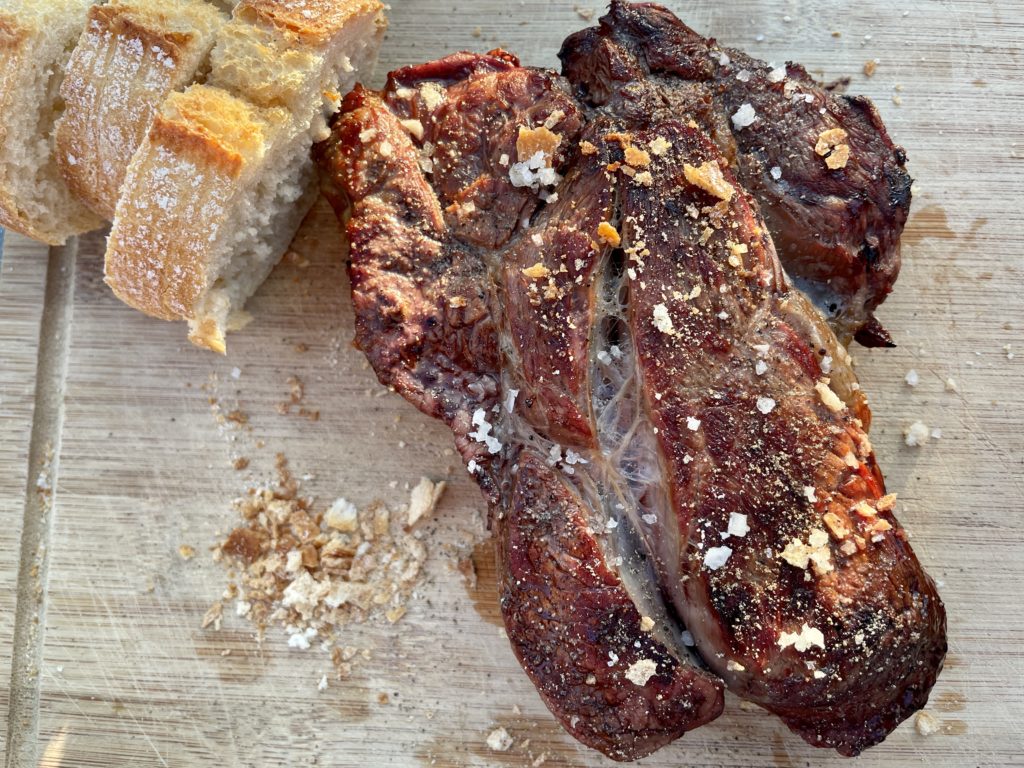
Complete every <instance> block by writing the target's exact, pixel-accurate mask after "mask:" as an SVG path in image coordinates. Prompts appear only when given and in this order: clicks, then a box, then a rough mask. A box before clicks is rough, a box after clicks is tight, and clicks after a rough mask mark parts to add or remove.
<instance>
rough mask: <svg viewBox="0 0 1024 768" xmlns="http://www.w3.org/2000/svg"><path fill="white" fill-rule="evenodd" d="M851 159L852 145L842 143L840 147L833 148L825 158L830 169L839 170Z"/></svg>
mask: <svg viewBox="0 0 1024 768" xmlns="http://www.w3.org/2000/svg"><path fill="white" fill-rule="evenodd" d="M849 161H850V147H849V145H847V144H840V145H839V146H838V147H836V148H835V149H833V150H832V152H831V153H830V154H829V156H828V157H826V158H825V165H826V166H827V167H828V169H829V170H832V171H837V170H839V169H840V168H845V167H846V164H847V163H848V162H849Z"/></svg>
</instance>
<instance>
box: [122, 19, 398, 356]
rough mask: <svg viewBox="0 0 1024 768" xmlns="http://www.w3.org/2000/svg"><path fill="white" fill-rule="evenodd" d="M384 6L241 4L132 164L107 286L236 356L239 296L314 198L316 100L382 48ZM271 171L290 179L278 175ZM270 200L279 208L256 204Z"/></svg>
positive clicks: (264, 268)
mask: <svg viewBox="0 0 1024 768" xmlns="http://www.w3.org/2000/svg"><path fill="white" fill-rule="evenodd" d="M383 8H384V6H383V5H382V4H381V3H380V2H378V1H377V0H289V1H288V2H281V1H280V0H278V1H277V2H269V0H243V2H242V3H240V4H239V5H238V6H237V7H236V8H235V12H234V16H233V18H232V20H231V21H230V22H228V24H227V25H225V27H224V28H223V29H222V30H221V33H220V36H219V40H218V43H217V46H216V48H215V50H214V52H213V53H212V55H211V65H212V71H211V73H210V76H209V77H208V79H207V84H206V85H193V86H192V87H190V88H189V89H187V90H186V91H185V92H184V93H181V94H178V93H172V94H171V95H170V96H168V98H167V100H166V101H165V103H164V104H163V106H162V107H161V108H160V110H159V112H158V114H157V116H156V118H155V119H154V120H153V122H152V126H151V128H150V130H149V133H148V135H147V137H146V139H145V141H144V142H143V143H142V145H141V146H140V148H139V150H138V152H136V154H135V156H134V158H133V159H132V162H131V165H130V166H129V169H128V173H127V175H126V177H125V181H124V184H123V186H122V194H121V198H120V200H119V201H118V204H117V209H116V215H115V218H114V226H113V229H112V230H111V235H110V238H109V241H108V246H107V256H106V281H107V283H108V284H109V285H110V286H111V288H112V289H113V290H114V293H115V294H116V295H117V296H118V297H119V298H120V299H121V300H122V301H124V302H125V303H127V304H129V305H130V306H132V307H135V308H136V309H139V310H141V311H142V312H144V313H146V314H149V315H152V316H154V317H159V318H162V319H166V320H186V321H188V323H189V330H190V333H189V339H190V340H191V341H192V342H193V343H195V344H197V345H199V346H204V347H207V348H209V349H212V350H214V351H217V352H222V353H223V352H224V349H225V343H224V334H225V333H226V331H227V330H232V329H233V328H234V326H233V323H235V322H237V320H238V319H239V317H240V314H241V309H242V307H241V304H242V303H244V300H245V299H246V298H248V295H249V294H250V293H251V290H252V289H253V287H254V286H255V285H258V282H259V280H262V279H263V278H264V277H265V276H266V273H267V272H269V269H270V268H271V265H272V263H274V262H276V260H277V259H279V258H280V256H281V254H282V253H283V251H284V247H285V246H286V245H287V239H288V238H289V237H290V235H291V234H293V233H294V229H295V228H297V227H298V223H299V221H300V218H301V214H302V213H304V211H305V210H306V209H308V207H309V206H310V205H311V204H312V202H313V200H314V199H315V195H316V188H315V185H313V184H311V183H310V182H311V180H312V179H313V178H315V176H314V175H313V171H312V165H311V161H309V166H308V167H306V168H301V167H300V166H299V165H295V164H294V163H292V159H294V158H297V157H300V155H299V154H298V153H308V151H309V149H310V147H309V145H308V144H307V145H305V146H303V138H304V137H308V136H310V135H311V134H313V133H315V131H314V130H313V127H314V125H315V124H316V120H320V121H321V122H322V120H323V117H322V115H321V114H320V113H321V102H319V101H316V103H314V101H315V100H316V99H317V97H318V96H320V95H321V94H320V89H321V81H322V80H324V79H325V78H326V79H333V80H336V77H337V74H338V72H339V70H340V71H351V67H350V66H348V64H349V63H348V61H347V59H346V57H345V55H344V54H351V55H356V52H357V51H359V52H361V51H362V50H363V49H364V48H366V47H367V46H371V47H372V48H373V49H375V47H376V41H378V40H379V37H380V33H381V31H382V29H383ZM229 32H231V33H232V34H229ZM264 63H269V64H271V66H262V65H263V64H264ZM346 67H347V69H346ZM267 73H273V75H274V76H273V77H264V76H265V75H266V74H267ZM290 75H294V77H291V76H290ZM271 81H272V82H271ZM312 83H316V87H315V88H312V89H311V84H312ZM311 90H312V91H313V92H312V93H310V91H311ZM314 113H316V114H315V117H314V119H313V120H311V117H313V116H314ZM306 140H308V141H309V142H310V143H312V138H307V139H306ZM282 160H285V162H283V163H282ZM270 168H273V169H274V173H275V174H276V173H278V172H279V171H281V170H282V168H285V169H288V173H287V174H283V175H282V176H281V177H280V179H279V177H278V176H275V175H269V171H268V169H270ZM293 172H294V173H293ZM264 173H267V174H268V175H267V176H265V177H263V176H261V174H264ZM289 174H292V175H289ZM261 179H266V180H267V181H266V182H265V183H264V182H262V181H261ZM281 179H283V181H281ZM279 182H280V187H279V186H277V185H278V184H279ZM268 185H269V186H268ZM278 189H280V190H284V191H276V190H278ZM267 190H270V193H269V195H270V196H269V197H267V196H266V195H267V194H268V193H267ZM259 194H263V195H264V196H265V197H264V198H263V199H264V200H268V201H270V202H269V205H271V207H270V208H268V209H266V210H264V209H263V208H261V207H260V206H259V203H258V202H254V201H258V200H259V199H260V198H259ZM253 206H255V207H253ZM253 210H256V211H258V213H259V216H258V218H256V219H253V218H251V217H249V214H250V212H251V211H253ZM252 241H255V242H257V243H258V244H257V245H255V246H254V245H252V244H251V242H252ZM253 254H256V255H253ZM239 256H240V257H241V259H242V261H241V262H236V261H235V258H236V257H239ZM257 262H258V263H257ZM221 278H223V280H221ZM243 286H244V287H243ZM232 296H234V297H235V298H232Z"/></svg>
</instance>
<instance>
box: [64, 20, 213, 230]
mask: <svg viewBox="0 0 1024 768" xmlns="http://www.w3.org/2000/svg"><path fill="white" fill-rule="evenodd" d="M227 18H228V17H227V16H226V15H225V14H224V13H222V12H221V11H220V10H219V9H218V8H217V7H215V6H213V5H210V4H209V3H207V2H205V0H124V1H122V0H113V2H111V3H109V4H107V5H97V6H94V7H93V8H92V9H90V11H89V21H88V23H87V25H86V28H85V31H84V32H83V33H82V37H81V39H80V40H79V42H78V46H77V47H76V48H75V51H74V53H73V54H72V56H71V61H70V63H69V65H68V71H67V74H66V76H65V78H64V83H63V84H62V86H61V96H62V97H63V98H64V102H65V105H66V106H65V110H64V114H63V116H62V117H61V119H60V120H59V121H58V123H57V131H56V143H57V162H58V164H59V165H60V169H61V173H63V175H64V179H65V180H66V181H67V183H68V186H69V187H70V188H71V190H72V192H74V193H75V195H77V196H78V198H79V199H80V200H81V201H82V202H84V203H85V204H86V205H87V206H88V207H89V208H91V209H92V210H93V211H94V212H95V213H96V214H98V215H99V216H102V217H103V218H104V219H107V220H110V219H113V218H114V211H115V207H116V205H117V199H118V197H119V196H120V190H121V184H122V182H123V181H124V174H125V171H126V170H127V168H128V163H129V162H130V161H131V159H132V156H133V155H134V154H135V151H136V150H137V149H138V148H139V145H141V144H142V140H143V139H144V138H145V136H146V133H147V131H148V130H149V126H150V124H151V123H152V121H153V116H154V114H155V113H156V110H157V107H159V106H160V104H161V102H163V100H164V98H165V97H166V96H167V95H168V94H169V93H171V92H173V91H176V90H180V89H181V88H184V87H185V86H187V85H189V84H190V83H192V82H193V81H194V80H195V78H196V74H197V73H198V72H200V71H201V68H203V67H204V66H206V63H207V59H208V56H209V53H210V50H211V49H212V48H213V43H214V40H215V35H216V34H217V32H218V30H219V29H220V28H221V26H222V25H223V24H224V23H225V22H226V21H227Z"/></svg>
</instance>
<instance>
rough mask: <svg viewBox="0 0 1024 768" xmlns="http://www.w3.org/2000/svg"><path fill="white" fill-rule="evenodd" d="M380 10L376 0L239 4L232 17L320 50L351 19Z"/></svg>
mask: <svg viewBox="0 0 1024 768" xmlns="http://www.w3.org/2000/svg"><path fill="white" fill-rule="evenodd" d="M382 10H383V5H382V4H381V3H380V2H379V1H378V0H294V1H293V2H287V3H282V2H281V1H280V0H242V2H240V3H239V4H238V6H237V7H236V8H235V13H234V16H235V18H237V19H245V20H246V21H249V22H250V23H252V24H260V23H263V24H269V25H271V26H273V27H276V28H277V30H278V31H279V32H281V33H283V34H286V35H288V36H291V37H293V38H295V39H296V41H297V42H298V43H300V44H302V45H307V46H310V47H320V46H322V45H324V44H326V43H327V42H328V41H329V40H330V39H331V38H332V37H334V35H336V34H337V33H338V32H339V31H340V30H341V29H342V28H344V26H345V25H346V24H348V23H349V21H350V20H351V19H353V18H356V17H358V16H362V15H364V14H377V13H379V12H381V11H382Z"/></svg>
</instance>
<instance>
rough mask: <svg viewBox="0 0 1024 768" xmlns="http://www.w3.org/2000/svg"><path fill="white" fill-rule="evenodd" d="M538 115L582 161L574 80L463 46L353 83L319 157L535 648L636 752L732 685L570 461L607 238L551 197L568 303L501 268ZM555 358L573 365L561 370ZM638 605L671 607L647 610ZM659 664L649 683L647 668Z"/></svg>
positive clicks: (391, 347) (411, 389)
mask: <svg viewBox="0 0 1024 768" xmlns="http://www.w3.org/2000/svg"><path fill="white" fill-rule="evenodd" d="M537 124H541V125H543V124H547V125H550V127H551V129H552V135H555V134H554V132H555V131H557V132H558V135H560V136H561V137H562V140H561V146H562V151H560V152H555V153H554V154H553V155H552V157H551V160H552V161H553V163H554V164H555V165H557V166H559V167H563V168H564V167H565V166H567V165H568V162H569V157H570V155H574V154H576V153H577V149H576V146H575V139H576V137H577V135H578V134H579V132H580V130H581V128H582V122H581V120H580V116H579V111H578V109H577V108H576V106H575V105H574V104H573V101H572V100H571V98H570V97H569V96H568V92H567V89H565V87H564V85H563V84H561V83H560V82H559V81H558V80H557V78H554V77H553V76H551V75H549V74H546V73H543V72H539V71H536V70H530V69H524V68H521V67H519V66H518V65H517V64H516V62H515V61H514V60H513V59H512V58H511V57H509V56H507V55H502V56H473V55H468V54H458V55H455V56H451V57H449V58H447V59H443V60H441V61H438V62H434V63H431V64H427V65H424V66H423V67H412V68H408V69H405V70H400V71H398V72H394V73H392V74H391V76H390V78H389V81H388V86H387V88H386V89H385V91H384V92H383V93H382V94H375V93H372V92H370V91H366V90H363V89H358V90H357V91H356V92H354V93H352V94H350V95H349V97H348V98H347V99H346V102H345V105H344V114H343V115H342V117H341V119H340V120H339V121H338V122H337V124H336V126H335V130H334V134H333V136H332V138H331V139H330V140H329V141H328V142H327V143H326V144H325V145H323V146H321V148H320V150H319V152H320V160H321V164H322V165H323V166H324V167H325V168H326V169H327V171H328V174H329V175H330V177H331V178H332V179H333V180H334V181H335V182H336V183H337V184H338V185H339V187H340V190H343V191H344V193H345V195H344V196H343V197H341V198H338V197H335V199H334V201H335V203H336V207H338V209H339V213H341V214H343V215H344V210H345V208H346V207H347V204H348V200H351V202H352V210H351V221H350V222H349V226H348V231H349V237H350V241H351V246H350V248H351V251H350V253H351V267H350V275H351V279H352V292H353V298H354V304H355V312H356V343H357V344H358V345H359V346H360V348H362V349H363V350H364V351H365V352H366V354H367V356H368V357H369V359H370V362H371V363H372V364H373V367H374V369H375V371H376V372H377V374H378V377H379V378H380V379H381V381H382V382H383V383H385V384H388V385H392V386H394V387H395V388H396V389H397V390H398V391H399V392H401V393H402V394H403V395H405V396H406V397H407V398H408V399H409V400H410V401H411V402H413V403H414V404H415V405H417V406H418V407H419V408H420V409H421V410H423V411H424V412H425V413H428V414H430V415H431V416H435V417H437V418H441V419H443V420H444V421H445V422H446V423H447V424H448V425H449V426H450V427H451V428H452V431H453V432H454V433H455V436H456V443H457V445H458V447H459V449H460V451H461V453H462V455H463V457H464V459H465V460H466V462H467V465H468V467H469V469H470V471H471V472H473V473H474V477H475V478H476V479H477V481H478V482H479V483H480V486H481V488H482V489H483V490H484V494H485V496H486V497H487V499H488V501H489V502H490V505H491V527H492V529H493V531H494V533H495V540H496V544H497V552H498V562H499V567H500V569H501V573H502V594H501V607H502V613H503V615H504V618H505V625H506V629H507V632H508V636H509V639H510V641H511V643H512V646H513V650H514V651H515V654H516V656H517V658H518V659H519V660H520V662H521V663H522V665H523V667H524V669H525V670H526V672H527V673H528V674H529V675H530V677H531V679H532V680H533V681H534V683H535V684H536V685H537V688H538V690H539V691H540V693H541V696H542V697H543V699H544V701H545V703H546V704H547V705H548V707H549V708H550V709H551V711H552V713H553V714H554V715H555V716H556V717H557V718H558V719H559V721H560V722H561V723H562V725H563V726H564V727H565V728H566V730H568V731H569V732H570V733H572V734H573V735H574V736H575V737H576V738H577V739H579V740H580V741H582V742H583V743H585V744H587V745H588V746H591V747H594V748H595V749H599V750H600V751H602V752H603V753H605V754H606V755H608V756H609V757H612V758H614V759H618V760H626V759H636V758H639V757H643V756H644V755H647V754H649V753H651V752H653V751H654V750H656V749H657V748H659V747H661V746H663V745H664V744H667V743H668V742H670V741H672V740H673V739H675V738H677V737H678V736H680V735H681V734H682V733H683V732H685V731H686V730H689V729H691V728H695V727H697V726H699V725H702V724H704V723H707V722H709V721H710V720H712V719H714V718H715V717H717V716H718V715H719V714H720V713H721V711H722V706H723V696H722V690H723V686H722V683H721V681H719V680H718V679H717V678H715V677H714V676H712V675H710V674H709V673H707V672H705V671H703V670H701V669H698V668H697V667H695V666H694V665H693V664H692V663H691V662H690V658H689V652H688V650H687V649H686V648H685V647H684V646H682V644H681V643H680V640H679V638H680V633H679V630H678V629H677V628H675V627H673V626H672V625H671V623H670V622H669V621H668V619H667V616H666V614H665V610H664V608H663V607H662V606H661V605H660V598H658V597H657V594H656V593H657V586H656V583H655V581H654V580H653V579H645V580H642V581H639V582H638V583H639V585H640V586H639V588H638V589H637V594H634V595H631V594H630V592H629V591H628V590H627V587H626V584H625V583H624V578H623V575H624V574H623V573H622V565H623V564H624V559H622V558H623V555H622V554H611V553H610V550H609V549H608V548H607V547H606V546H605V545H604V543H603V542H602V541H601V540H600V539H601V538H602V537H603V532H604V531H605V530H606V520H607V519H608V518H607V517H606V515H605V510H603V509H596V508H595V507H594V506H592V505H591V504H589V503H587V501H585V500H584V499H585V496H586V494H588V493H590V490H589V489H587V488H580V487H577V486H576V485H575V484H574V483H572V482H570V481H571V479H572V478H571V476H570V475H568V474H566V473H565V472H563V471H561V470H560V469H556V468H555V467H556V465H557V464H558V462H559V461H560V460H561V459H562V458H563V457H562V455H561V446H563V445H576V446H577V448H578V450H579V451H580V452H581V454H582V452H583V451H584V445H593V441H594V436H593V427H592V425H591V424H590V422H589V421H588V420H587V419H588V417H589V410H590V409H589V406H588V404H587V402H586V399H585V398H587V397H589V385H588V371H589V364H588V362H587V361H588V360H589V350H588V347H589V334H590V327H591V319H592V318H593V316H594V303H595V296H594V278H593V273H594V269H595V267H596V266H597V265H598V264H599V263H600V261H601V259H602V258H605V257H606V256H607V250H609V249H604V250H603V251H601V252H598V251H594V250H592V249H591V248H590V240H591V238H590V237H589V236H587V237H585V238H584V240H583V242H580V241H579V236H582V235H583V234H584V233H583V232H582V231H581V230H579V231H577V230H575V229H574V228H573V227H571V226H564V225H565V224H567V222H566V221H564V220H563V218H564V217H563V218H555V217H552V216H551V213H550V211H552V210H555V209H557V207H558V205H559V203H558V202H556V201H555V200H551V201H550V205H549V206H548V208H547V209H546V212H545V214H543V215H544V216H545V217H546V218H547V219H548V220H550V221H551V223H552V228H551V237H553V238H556V239H558V240H559V242H560V243H561V244H562V246H564V247H565V248H566V249H567V250H568V251H571V252H575V253H577V254H578V255H579V256H580V257H581V259H582V260H584V261H585V264H581V265H579V266H573V270H574V271H573V275H572V278H571V279H570V278H569V277H567V276H566V273H563V274H562V275H560V276H559V283H561V284H563V285H562V288H561V290H562V291H563V292H564V294H565V295H564V297H563V299H562V300H561V301H560V302H559V304H558V306H557V307H556V306H553V305H552V304H551V303H549V302H544V303H543V304H534V303H532V301H531V299H532V295H533V292H531V291H529V290H524V291H519V286H518V285H517V284H518V283H521V284H522V287H523V288H524V289H526V287H527V286H526V282H525V281H526V278H525V276H524V275H523V274H522V272H521V271H520V270H519V269H515V268H512V269H509V270H506V271H507V272H508V279H507V280H506V279H505V278H504V277H503V266H504V265H505V264H506V261H505V260H504V259H503V256H502V254H503V253H509V254H510V255H509V257H508V260H507V264H509V265H510V264H512V263H513V261H514V260H515V258H516V257H515V256H514V255H512V254H513V253H514V252H515V251H516V249H517V247H520V246H519V243H521V242H522V237H519V234H520V233H521V232H522V222H523V221H526V222H528V221H529V220H530V218H531V217H532V216H533V215H534V214H535V212H536V210H537V209H538V207H539V205H540V199H539V198H538V195H537V193H536V192H535V191H534V190H533V189H531V188H530V187H529V186H524V187H515V186H513V185H512V183H511V180H510V177H509V166H510V158H513V157H515V156H516V154H517V152H518V150H517V144H519V141H518V132H519V128H520V127H521V126H533V125H537ZM594 170H596V169H594V168H591V169H590V171H591V172H590V173H588V174H586V175H584V174H582V173H578V174H577V175H576V178H577V179H579V180H580V181H579V183H581V184H585V185H589V184H593V183H594V181H593V178H594V173H593V171H594ZM565 183H566V184H567V185H572V184H573V180H572V179H567V180H566V182H565ZM597 184H598V186H604V187H605V191H604V193H603V194H601V193H600V192H596V191H595V190H590V191H592V192H596V194H595V195H594V196H593V197H586V199H587V202H588V203H589V204H592V205H593V206H595V207H594V210H593V216H603V215H610V207H611V195H610V185H608V184H602V182H601V181H600V174H598V181H597ZM578 191H579V192H580V193H581V195H582V194H583V193H584V192H585V190H583V189H579V190H578ZM584 196H585V195H584ZM562 199H563V200H565V201H569V200H570V196H569V195H565V196H564V197H563V198H562ZM564 205H565V204H563V206H564ZM580 210H581V211H582V209H580ZM581 215H583V216H584V217H585V218H586V216H587V214H585V213H581ZM591 218H592V217H591ZM596 226H597V225H596V223H595V224H594V227H596ZM563 227H564V231H561V232H557V231H556V230H558V229H559V228H563ZM513 236H515V237H516V239H515V240H514V241H512V238H513ZM527 242H529V243H531V247H532V240H529V239H528V240H527ZM531 255H532V254H528V253H526V252H525V251H524V252H523V256H526V257H528V256H531ZM517 263H518V262H517ZM523 263H525V262H523ZM532 263H533V262H531V264H532ZM584 276H586V277H585V279H584ZM576 277H580V278H581V280H580V282H579V283H578V284H577V283H576V280H575V278H576ZM506 283H507V285H505V284H506ZM567 283H571V285H572V286H573V287H572V288H568V289H567V290H566V285H565V284H567ZM531 284H532V283H531ZM504 296H507V297H508V298H507V306H508V308H509V309H508V317H506V316H505V313H504V312H502V311H501V309H500V308H499V307H500V306H501V302H502V301H503V297H504ZM496 309H497V311H495V310H496ZM512 318H514V322H515V323H516V326H517V327H516V328H515V329H513V328H512V325H511V322H510V320H511V319H512ZM570 318H573V320H570ZM566 321H570V322H574V323H575V324H577V326H578V330H579V333H578V334H576V335H575V337H573V335H572V334H566V335H564V336H563V335H561V334H560V333H559V329H561V327H562V323H565V322H566ZM545 327H546V328H547V329H548V330H545ZM556 334H557V336H556ZM513 337H515V339H516V340H515V341H513ZM530 345H534V346H535V347H536V352H537V353H536V354H531V352H530V351H529V349H528V347H529V346H530ZM513 347H516V348H519V349H524V350H526V351H525V353H524V354H522V355H521V356H520V358H519V359H520V360H521V361H523V365H524V369H525V370H526V371H529V373H527V374H526V379H525V380H523V381H522V382H521V383H520V384H519V391H521V392H522V394H521V395H520V396H519V397H516V395H515V392H516V389H515V385H514V384H511V383H510V382H511V381H512V373H511V371H510V370H509V366H508V363H509V359H508V355H511V354H513V353H512V352H511V349H512V348H513ZM555 360H564V361H566V363H567V365H566V367H565V370H564V371H560V372H558V373H555V374H553V375H554V377H555V378H550V376H551V374H552V372H551V371H550V370H549V369H550V366H551V364H552V362H553V361H555ZM556 367H557V364H556ZM527 380H528V381H529V383H527ZM534 425H536V426H537V427H540V428H541V429H543V430H544V432H539V431H536V430H535V428H534ZM545 433H550V434H552V435H558V436H559V439H563V440H565V441H566V442H565V443H561V442H555V441H554V440H553V439H550V438H548V437H545V436H544V435H545ZM552 449H557V450H558V451H559V456H558V459H557V460H553V459H552ZM580 458H582V455H580ZM566 460H567V461H568V460H569V459H566ZM573 461H575V459H573ZM580 466H581V467H582V466H583V465H582V464H581V465H580ZM564 467H568V468H569V469H571V467H572V464H569V465H564V464H563V468H564ZM581 476H582V473H581ZM628 557H629V558H631V560H639V557H640V555H639V553H636V552H634V553H630V554H629V555H628ZM615 558H620V559H615ZM613 563H619V565H613ZM640 565H641V564H639V563H638V564H637V565H636V567H640ZM638 601H639V602H640V604H641V605H643V603H644V602H645V601H646V602H651V603H652V604H654V605H655V608H652V609H651V610H649V611H648V612H647V614H645V615H641V613H640V610H639V609H638V607H637V602H638ZM652 614H653V616H656V617H657V618H658V619H659V622H658V626H654V625H653V624H652V622H653V619H652V618H651V615H652ZM631 670H632V671H631ZM641 674H643V675H645V677H644V681H643V684H639V685H638V684H636V683H634V682H630V681H629V677H630V676H632V677H633V678H634V679H636V680H640V677H639V675H641Z"/></svg>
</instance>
